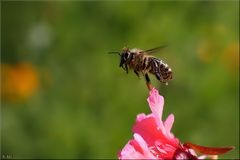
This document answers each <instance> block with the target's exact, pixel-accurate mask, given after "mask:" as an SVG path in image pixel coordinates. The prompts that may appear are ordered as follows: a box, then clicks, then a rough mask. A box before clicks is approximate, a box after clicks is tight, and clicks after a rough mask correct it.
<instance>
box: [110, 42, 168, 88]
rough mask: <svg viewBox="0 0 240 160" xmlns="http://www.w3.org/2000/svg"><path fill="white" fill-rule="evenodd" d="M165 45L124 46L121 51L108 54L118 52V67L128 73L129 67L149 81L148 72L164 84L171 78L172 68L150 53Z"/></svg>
mask: <svg viewBox="0 0 240 160" xmlns="http://www.w3.org/2000/svg"><path fill="white" fill-rule="evenodd" d="M165 47H166V46H160V47H156V48H152V49H148V50H140V49H136V48H134V49H129V48H126V47H124V48H123V49H122V51H121V52H109V54H118V55H119V56H120V64H119V67H121V68H123V70H125V71H126V73H128V70H129V69H131V70H133V71H134V73H135V74H136V75H137V76H138V77H140V73H141V74H143V75H144V76H145V79H146V82H147V83H150V78H149V76H148V73H151V74H153V75H155V77H156V78H157V79H158V80H159V81H160V82H161V83H164V84H166V85H167V84H168V81H169V80H171V79H172V69H171V68H170V67H169V66H168V65H167V64H166V63H165V62H163V61H162V60H161V59H159V58H156V57H154V56H152V55H151V54H152V53H155V52H157V51H160V50H161V49H163V48H165Z"/></svg>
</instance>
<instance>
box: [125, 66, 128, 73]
mask: <svg viewBox="0 0 240 160" xmlns="http://www.w3.org/2000/svg"><path fill="white" fill-rule="evenodd" d="M125 71H126V73H128V66H127V65H126V64H125Z"/></svg>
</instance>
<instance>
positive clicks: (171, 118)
mask: <svg viewBox="0 0 240 160" xmlns="http://www.w3.org/2000/svg"><path fill="white" fill-rule="evenodd" d="M173 122H174V115H173V114H170V115H169V116H168V117H167V119H166V120H165V122H164V127H165V129H166V133H167V136H168V138H173V134H172V133H171V128H172V125H173Z"/></svg>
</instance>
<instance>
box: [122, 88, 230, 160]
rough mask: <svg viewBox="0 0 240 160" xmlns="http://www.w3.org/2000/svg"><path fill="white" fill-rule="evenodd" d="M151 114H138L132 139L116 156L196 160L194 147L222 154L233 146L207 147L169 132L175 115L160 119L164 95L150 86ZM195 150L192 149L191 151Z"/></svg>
mask: <svg viewBox="0 0 240 160" xmlns="http://www.w3.org/2000/svg"><path fill="white" fill-rule="evenodd" d="M147 101H148V104H149V106H150V109H151V111H152V113H151V114H148V115H145V114H144V113H142V114H139V115H137V119H136V123H135V124H134V126H133V132H134V135H133V137H134V138H133V139H131V140H130V141H129V142H128V143H127V144H126V145H125V147H124V148H123V149H122V150H121V151H120V152H119V155H118V158H119V159H198V158H205V157H206V156H205V155H203V156H202V157H197V155H196V153H195V152H194V150H196V151H199V152H202V153H204V154H205V153H210V154H212V155H217V154H222V153H225V152H227V151H229V150H231V149H232V147H226V148H209V147H203V146H198V145H194V144H192V143H186V144H184V145H182V144H181V143H180V141H179V140H178V139H177V138H175V137H174V135H173V134H172V133H171V128H172V125H173V122H174V115H173V114H170V115H169V116H168V117H167V119H166V120H165V121H162V112H163V105H164V98H163V97H162V96H161V95H159V93H158V91H157V90H156V89H155V88H153V89H151V91H150V95H149V97H148V99H147ZM193 149H194V150H193Z"/></svg>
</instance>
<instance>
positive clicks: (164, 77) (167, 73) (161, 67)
mask: <svg viewBox="0 0 240 160" xmlns="http://www.w3.org/2000/svg"><path fill="white" fill-rule="evenodd" d="M151 71H152V73H153V74H155V75H156V77H157V78H158V79H159V80H160V81H161V82H167V81H168V80H170V79H172V70H171V68H170V67H169V66H168V65H167V64H166V63H164V62H163V61H162V60H159V59H157V58H154V59H153V64H152V70H151Z"/></svg>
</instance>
